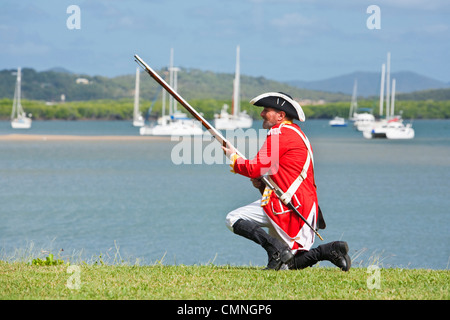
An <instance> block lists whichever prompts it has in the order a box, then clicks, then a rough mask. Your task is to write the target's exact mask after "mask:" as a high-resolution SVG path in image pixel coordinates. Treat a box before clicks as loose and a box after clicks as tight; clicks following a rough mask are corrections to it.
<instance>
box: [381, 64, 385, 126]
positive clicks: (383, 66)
mask: <svg viewBox="0 0 450 320" xmlns="http://www.w3.org/2000/svg"><path fill="white" fill-rule="evenodd" d="M385 67H386V66H385V64H384V63H383V64H382V65H381V85H380V117H381V116H382V115H383V99H384V73H385Z"/></svg>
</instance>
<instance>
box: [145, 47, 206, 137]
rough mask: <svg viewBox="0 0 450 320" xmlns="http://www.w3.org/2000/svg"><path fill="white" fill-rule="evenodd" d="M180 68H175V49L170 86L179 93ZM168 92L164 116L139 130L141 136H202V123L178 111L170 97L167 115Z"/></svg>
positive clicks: (164, 103)
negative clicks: (178, 77)
mask: <svg viewBox="0 0 450 320" xmlns="http://www.w3.org/2000/svg"><path fill="white" fill-rule="evenodd" d="M178 71H180V69H179V68H176V67H174V66H173V49H171V50H170V66H169V85H170V86H171V87H172V88H174V90H175V91H177V86H178V80H177V72H178ZM165 106H166V91H165V90H163V92H162V116H161V117H160V118H158V120H157V123H156V124H153V125H146V126H143V127H141V128H139V134H140V135H141V136H172V135H174V136H191V135H194V136H195V135H202V134H203V129H202V126H201V123H200V122H199V121H196V120H194V119H191V118H188V116H187V114H186V113H183V112H180V111H178V110H177V104H176V101H175V99H174V98H173V97H172V96H170V97H169V114H168V115H166V114H165Z"/></svg>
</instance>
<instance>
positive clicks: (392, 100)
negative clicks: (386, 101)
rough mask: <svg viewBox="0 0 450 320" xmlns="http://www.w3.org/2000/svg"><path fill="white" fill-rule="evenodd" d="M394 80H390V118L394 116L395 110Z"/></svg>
mask: <svg viewBox="0 0 450 320" xmlns="http://www.w3.org/2000/svg"><path fill="white" fill-rule="evenodd" d="M394 104H395V78H394V79H392V94H391V116H392V117H393V116H394V108H395V105H394Z"/></svg>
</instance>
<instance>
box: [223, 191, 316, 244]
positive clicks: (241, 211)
mask: <svg viewBox="0 0 450 320" xmlns="http://www.w3.org/2000/svg"><path fill="white" fill-rule="evenodd" d="M315 216H316V206H315V205H314V206H313V208H312V209H311V213H310V215H309V218H308V222H309V224H311V225H312V226H313V227H315V225H316V223H315V219H314V217H315ZM239 219H244V220H249V221H253V222H255V223H256V224H258V225H259V226H260V227H262V228H264V227H265V228H268V233H269V235H271V236H272V237H274V238H277V239H280V240H281V241H283V242H285V243H286V244H287V245H288V246H289V247H290V248H292V247H293V245H294V242H293V241H294V240H293V239H292V238H291V237H289V236H288V235H287V234H286V233H284V231H282V230H281V229H279V232H277V230H276V229H275V228H274V226H273V224H272V223H271V221H270V219H269V218H268V217H267V215H266V213H265V212H264V209H263V208H262V207H261V199H259V200H256V201H255V202H252V203H250V204H248V205H246V206H243V207H240V208H238V209H236V210H233V211H231V212H230V213H228V215H227V217H226V225H227V227H228V229H230V230H231V231H232V232H233V224H234V223H235V222H236V221H238V220H239ZM280 233H281V234H280ZM296 237H298V238H300V241H299V244H300V246H301V247H302V249H301V250H305V251H308V250H310V249H311V247H312V245H313V244H314V238H315V234H314V231H312V230H311V229H310V228H309V227H308V226H307V225H306V224H305V225H304V226H303V227H302V228H301V229H300V230H299V232H298V234H297V236H296ZM296 251H297V249H296V250H294V251H293V253H295V252H296Z"/></svg>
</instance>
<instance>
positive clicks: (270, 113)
mask: <svg viewBox="0 0 450 320" xmlns="http://www.w3.org/2000/svg"><path fill="white" fill-rule="evenodd" d="M260 115H261V118H262V119H263V125H262V127H263V128H264V129H270V128H272V127H273V126H274V125H276V124H278V123H280V122H281V121H283V118H284V112H279V111H278V110H276V109H273V108H268V107H264V109H263V110H262V111H261V113H260Z"/></svg>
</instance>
